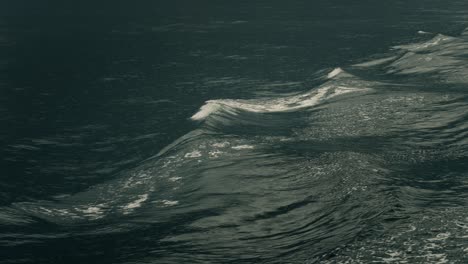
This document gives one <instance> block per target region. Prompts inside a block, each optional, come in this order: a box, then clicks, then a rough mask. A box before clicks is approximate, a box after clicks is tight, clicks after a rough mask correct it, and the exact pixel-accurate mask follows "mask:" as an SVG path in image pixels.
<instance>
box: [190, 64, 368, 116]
mask: <svg viewBox="0 0 468 264" xmlns="http://www.w3.org/2000/svg"><path fill="white" fill-rule="evenodd" d="M327 78H328V79H330V81H328V82H326V83H325V84H323V85H321V86H320V87H318V88H317V89H313V90H311V91H309V92H307V93H303V94H299V95H293V96H288V97H279V98H273V99H254V100H232V99H226V100H209V101H207V102H206V104H205V105H203V106H202V107H201V108H200V110H199V111H198V112H197V113H196V114H194V115H193V116H192V117H191V119H192V120H198V121H200V120H204V119H205V118H207V117H208V116H209V115H210V114H212V113H214V112H217V111H219V110H221V109H222V110H225V111H229V109H239V110H244V111H249V112H254V113H271V112H287V111H294V110H298V109H302V108H306V107H311V106H315V105H317V104H319V103H320V102H322V101H324V100H327V99H331V98H333V97H335V96H339V95H343V94H347V93H352V92H363V91H368V90H369V88H363V87H362V85H359V84H358V86H359V88H357V87H351V86H350V85H353V86H356V77H354V76H353V75H351V74H349V73H347V72H345V71H343V70H342V69H341V68H335V69H334V70H332V71H331V72H330V73H328V75H327ZM360 84H362V83H360ZM364 86H365V85H364Z"/></svg>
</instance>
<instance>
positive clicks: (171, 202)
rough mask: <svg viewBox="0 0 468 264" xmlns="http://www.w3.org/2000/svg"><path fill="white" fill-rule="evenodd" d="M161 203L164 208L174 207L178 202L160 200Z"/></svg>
mask: <svg viewBox="0 0 468 264" xmlns="http://www.w3.org/2000/svg"><path fill="white" fill-rule="evenodd" d="M161 203H162V204H163V205H165V206H174V205H178V204H179V201H171V200H161Z"/></svg>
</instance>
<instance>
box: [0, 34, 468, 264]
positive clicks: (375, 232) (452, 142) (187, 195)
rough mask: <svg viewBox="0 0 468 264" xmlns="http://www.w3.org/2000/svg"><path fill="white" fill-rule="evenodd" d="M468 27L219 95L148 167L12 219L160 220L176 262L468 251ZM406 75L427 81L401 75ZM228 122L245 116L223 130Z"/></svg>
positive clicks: (386, 257) (451, 256)
mask: <svg viewBox="0 0 468 264" xmlns="http://www.w3.org/2000/svg"><path fill="white" fill-rule="evenodd" d="M465 35H466V34H465V33H464V34H462V36H461V37H449V36H445V35H436V36H435V37H433V38H432V39H429V40H427V41H424V42H421V43H414V44H408V45H400V46H396V47H394V49H393V50H392V51H391V52H390V53H391V54H386V55H385V56H382V57H380V58H378V59H373V60H369V61H367V62H363V63H359V64H355V65H354V66H353V67H351V68H350V69H349V71H352V70H355V69H358V70H356V74H355V75H354V74H351V73H349V72H347V71H344V70H343V69H342V68H336V69H333V70H331V71H329V72H328V74H324V76H323V77H322V80H323V82H324V83H323V84H322V85H320V86H318V87H316V88H314V89H312V90H310V91H307V92H305V93H300V94H294V95H288V96H280V95H277V96H276V97H273V98H256V99H251V100H233V99H224V100H210V101H207V102H206V104H205V105H203V106H202V107H201V108H200V110H199V111H198V112H197V113H196V114H194V115H193V116H192V117H191V119H192V120H195V121H206V122H203V123H198V125H199V127H198V128H197V129H195V130H193V131H191V132H189V133H188V134H186V135H184V136H182V137H181V138H179V139H178V140H176V141H175V142H173V143H172V144H170V145H168V146H167V147H166V148H164V149H163V150H162V151H160V152H159V153H158V154H157V155H156V156H155V157H152V158H150V159H148V160H145V161H144V162H142V164H141V165H140V166H138V167H137V168H133V169H131V170H127V171H123V172H121V173H120V174H119V175H117V176H116V179H115V180H113V181H109V182H106V183H103V184H100V185H96V186H93V187H91V188H89V189H88V190H86V191H83V192H80V193H76V194H73V195H70V196H67V197H61V198H58V199H55V200H50V201H32V202H22V203H15V204H13V205H12V206H10V207H9V208H8V210H2V211H3V212H4V213H3V214H2V215H0V221H15V222H17V223H18V225H28V224H30V223H31V222H33V223H34V222H35V221H37V219H40V220H42V221H46V222H51V223H55V224H57V225H59V226H75V225H84V224H87V225H90V226H93V225H94V224H96V226H99V224H102V225H107V224H109V223H114V221H115V222H123V223H124V224H123V225H127V227H128V226H130V224H129V223H146V224H149V225H157V226H158V228H159V227H160V226H159V225H161V226H164V227H165V228H167V229H170V232H166V233H165V232H160V230H162V229H158V233H157V234H154V236H153V237H151V239H153V240H155V241H158V243H157V246H158V249H157V250H161V251H164V250H165V251H166V252H165V254H161V257H160V258H159V260H160V261H161V262H167V263H183V262H188V261H191V262H220V261H219V260H220V259H222V260H223V261H225V262H228V261H230V260H232V262H235V261H238V260H239V256H242V257H243V258H244V259H243V260H245V261H246V262H257V263H259V262H268V263H285V262H306V261H309V262H311V263H312V262H324V263H325V262H326V261H328V262H330V263H336V262H343V263H347V262H358V261H361V262H371V261H377V262H385V261H387V262H389V261H400V262H403V261H421V262H431V261H448V262H450V261H452V260H457V259H460V258H463V257H457V256H462V254H463V253H464V252H465V251H466V249H464V248H461V247H457V246H456V245H458V244H457V243H460V241H461V239H463V237H462V236H464V235H465V233H463V232H465V231H466V230H467V229H466V228H465V227H466V226H467V225H466V221H465V220H466V214H464V213H460V212H461V211H460V210H462V208H464V206H466V173H465V172H466V170H467V169H468V168H467V165H466V164H468V163H467V162H466V158H467V157H468V149H467V147H466V146H467V140H466V138H467V135H468V126H467V115H466V112H467V111H466V110H467V104H466V101H467V100H466V99H467V91H466V88H465V86H463V87H461V88H460V87H459V86H455V87H456V88H457V89H455V88H454V86H453V85H451V83H459V82H462V83H463V82H464V81H465V80H466V79H463V78H465V77H463V76H462V75H463V73H464V72H465V70H466V69H468V68H466V66H465V65H464V64H462V57H463V56H465V55H466V54H467V53H468V44H467V43H466V41H465V40H464V39H463V37H464V36H465ZM387 55H389V56H387ZM427 58H430V59H427ZM373 70H375V71H377V72H378V74H375V73H374V72H373ZM353 73H354V72H353ZM359 73H364V74H362V75H361V74H359ZM373 74H375V75H373ZM423 74H431V75H432V76H431V77H432V78H426V76H424V78H420V77H421V75H423ZM376 75H378V76H376ZM395 75H402V76H411V77H412V78H414V79H411V80H409V79H410V78H403V79H404V80H405V81H408V82H409V81H415V80H416V81H418V82H419V83H420V84H419V85H418V86H409V85H406V86H403V85H402V83H401V82H400V83H396V82H393V83H392V82H391V81H388V80H395V78H392V77H394V76H395ZM358 76H366V78H364V77H358ZM382 76H383V77H382ZM367 77H369V78H367ZM372 77H374V78H375V79H378V78H386V80H387V82H383V81H371V80H374V78H372ZM434 79H437V80H434ZM439 79H443V80H445V81H446V83H445V86H442V85H441V84H440V82H439ZM432 80H434V81H432ZM398 81H401V79H398ZM432 85H434V86H438V87H441V88H440V89H433V87H430V86H432ZM428 86H429V87H428ZM351 95H355V96H351ZM334 99H337V100H334ZM338 99H339V100H338ZM310 109H313V111H304V110H310ZM221 118H225V119H226V118H229V119H230V120H235V121H236V122H231V127H229V129H218V130H213V129H212V127H213V126H212V123H213V122H214V123H216V122H218V121H219V120H221ZM291 120H292V121H291ZM209 121H213V122H211V123H210V122H209ZM218 123H219V122H218ZM262 123H268V126H262ZM223 124H225V123H223ZM285 124H287V125H285ZM250 125H252V126H255V127H254V128H255V129H252V130H251V131H249V133H246V132H245V130H248V128H251V127H249V126H250ZM265 128H268V129H265ZM278 131H281V132H282V133H278ZM438 206H440V207H442V206H444V207H445V208H446V207H451V208H455V209H454V210H451V209H447V211H446V212H443V213H442V214H436V213H434V212H438V210H437V209H438V208H439V207H438ZM427 208H432V209H433V210H434V211H431V210H428V209H427ZM434 208H435V209H434ZM2 209H3V208H2ZM457 210H458V211H457ZM457 212H458V213H457ZM452 215H453V216H455V217H454V218H453V219H452V218H451V216H452ZM174 219H176V220H174ZM94 227H95V226H94ZM137 228H141V226H139V227H137ZM434 230H439V231H438V232H437V233H434V232H432V231H434ZM92 231H93V229H92ZM92 231H90V233H92ZM105 232H114V230H113V229H112V228H109V230H104V231H102V230H101V231H100V233H99V234H100V235H102V234H103V233H105ZM457 234H460V235H457ZM207 237H209V239H207ZM395 241H397V242H395ZM401 245H404V248H399V247H400V246H401ZM420 245H422V247H418V246H420ZM431 247H432V248H431ZM175 248H177V250H175ZM402 249H404V250H402ZM226 252H229V254H227V253H226ZM163 253H164V252H163ZM438 254H442V255H438ZM457 254H458V255H457Z"/></svg>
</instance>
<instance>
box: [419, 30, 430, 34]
mask: <svg viewBox="0 0 468 264" xmlns="http://www.w3.org/2000/svg"><path fill="white" fill-rule="evenodd" d="M418 34H421V35H425V34H431V32H426V31H422V30H419V31H418Z"/></svg>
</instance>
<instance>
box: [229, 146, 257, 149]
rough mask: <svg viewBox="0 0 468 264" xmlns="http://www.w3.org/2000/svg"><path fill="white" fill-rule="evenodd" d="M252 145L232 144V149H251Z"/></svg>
mask: <svg viewBox="0 0 468 264" xmlns="http://www.w3.org/2000/svg"><path fill="white" fill-rule="evenodd" d="M253 148H254V146H251V145H239V146H233V147H232V149H235V150H242V149H253Z"/></svg>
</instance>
